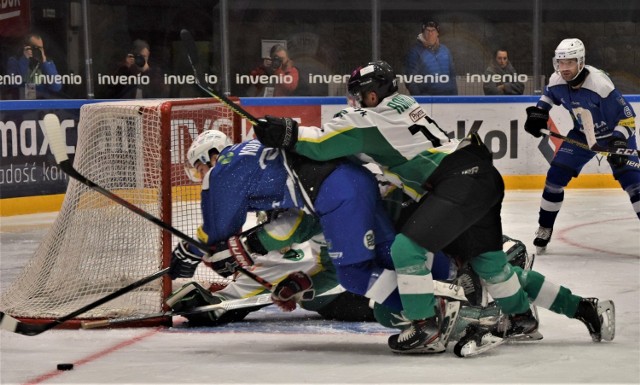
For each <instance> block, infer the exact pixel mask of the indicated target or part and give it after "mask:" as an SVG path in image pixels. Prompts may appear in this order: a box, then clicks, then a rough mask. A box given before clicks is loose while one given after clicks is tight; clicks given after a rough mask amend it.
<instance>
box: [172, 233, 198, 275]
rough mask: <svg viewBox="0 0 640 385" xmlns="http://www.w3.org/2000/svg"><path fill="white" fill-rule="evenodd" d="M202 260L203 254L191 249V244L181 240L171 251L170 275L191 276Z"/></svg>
mask: <svg viewBox="0 0 640 385" xmlns="http://www.w3.org/2000/svg"><path fill="white" fill-rule="evenodd" d="M201 261H202V256H201V255H198V254H196V253H194V252H192V251H190V250H189V244H188V243H187V242H185V241H180V242H178V244H177V245H176V247H175V249H173V252H171V265H170V266H169V276H170V277H171V279H176V278H191V277H193V274H194V273H195V272H196V269H197V268H198V264H199V263H200V262H201Z"/></svg>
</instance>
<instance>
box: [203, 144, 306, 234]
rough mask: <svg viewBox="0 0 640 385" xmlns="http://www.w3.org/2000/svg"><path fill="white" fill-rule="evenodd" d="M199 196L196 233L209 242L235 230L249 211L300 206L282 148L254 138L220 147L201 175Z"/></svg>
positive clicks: (238, 229)
mask: <svg viewBox="0 0 640 385" xmlns="http://www.w3.org/2000/svg"><path fill="white" fill-rule="evenodd" d="M201 198H202V202H201V209H202V216H203V225H202V227H201V230H200V231H199V234H198V236H199V238H201V239H202V240H203V241H205V242H206V243H207V244H208V245H213V244H215V243H216V242H220V241H223V240H226V239H227V238H229V237H230V236H232V235H234V234H237V233H238V232H239V231H240V230H241V229H242V226H243V225H244V223H245V221H246V219H247V213H248V212H253V211H263V210H264V211H269V210H274V209H288V208H302V200H301V197H300V195H299V190H298V189H297V188H295V187H294V184H293V181H292V180H291V179H290V178H289V175H288V173H287V170H286V169H285V167H284V157H283V155H282V151H281V150H278V149H274V148H267V147H264V146H262V144H260V142H258V141H257V140H251V141H248V142H243V143H240V144H235V145H233V146H231V147H227V148H226V149H224V150H222V152H221V153H220V155H219V156H218V160H217V162H216V165H215V167H213V168H212V169H210V171H209V172H208V173H207V175H205V177H204V180H203V183H202V193H201ZM202 231H204V233H205V234H202ZM204 235H206V236H204Z"/></svg>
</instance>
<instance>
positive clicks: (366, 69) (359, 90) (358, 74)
mask: <svg viewBox="0 0 640 385" xmlns="http://www.w3.org/2000/svg"><path fill="white" fill-rule="evenodd" d="M369 91H373V92H375V93H376V94H377V95H378V98H379V99H380V100H382V99H384V98H386V97H387V96H389V95H391V94H393V93H395V92H397V91H398V79H397V78H396V73H395V72H394V71H393V68H391V66H390V65H389V63H387V62H386V61H383V60H377V61H373V62H369V63H367V64H366V65H365V66H362V67H358V68H356V69H355V70H353V72H352V73H351V77H350V78H349V82H348V83H347V92H348V97H349V99H353V100H354V101H355V102H357V104H358V106H360V104H361V102H362V95H363V94H364V93H365V92H369Z"/></svg>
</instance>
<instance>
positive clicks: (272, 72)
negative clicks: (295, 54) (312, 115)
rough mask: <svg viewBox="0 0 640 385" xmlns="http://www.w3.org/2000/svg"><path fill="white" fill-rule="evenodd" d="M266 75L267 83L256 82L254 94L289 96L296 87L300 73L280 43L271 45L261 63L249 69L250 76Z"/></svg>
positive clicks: (293, 92)
mask: <svg viewBox="0 0 640 385" xmlns="http://www.w3.org/2000/svg"><path fill="white" fill-rule="evenodd" d="M262 75H267V76H269V81H268V82H267V83H262V82H259V83H257V84H256V95H255V96H291V95H294V94H295V91H296V89H297V88H298V81H299V78H300V75H299V73H298V69H297V68H296V67H295V66H294V65H293V61H292V60H291V59H290V58H289V53H288V52H287V49H286V48H285V47H284V46H283V45H280V44H276V45H274V46H273V47H271V50H270V51H269V57H268V58H265V59H263V61H262V64H261V65H260V66H258V67H257V68H255V69H254V70H252V71H251V77H252V78H254V79H255V78H257V77H258V76H262Z"/></svg>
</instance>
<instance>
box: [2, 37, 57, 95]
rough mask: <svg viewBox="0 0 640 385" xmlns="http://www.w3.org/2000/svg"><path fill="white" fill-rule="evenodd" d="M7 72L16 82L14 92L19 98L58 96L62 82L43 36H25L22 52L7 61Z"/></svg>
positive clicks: (13, 86)
mask: <svg viewBox="0 0 640 385" xmlns="http://www.w3.org/2000/svg"><path fill="white" fill-rule="evenodd" d="M7 73H8V74H9V75H13V76H14V79H16V80H17V81H16V83H15V84H13V85H12V88H13V89H12V91H13V92H12V93H13V94H14V96H15V98H19V99H50V98H54V97H57V94H58V93H59V92H60V90H61V89H62V83H61V82H60V79H58V78H57V77H56V76H55V75H58V69H57V68H56V65H55V63H54V62H53V61H52V60H51V58H50V57H47V54H46V52H45V49H44V41H43V40H42V36H40V35H39V34H36V33H30V34H28V35H27V36H25V37H24V39H23V43H22V44H21V47H20V52H19V53H18V55H17V56H15V57H10V58H9V60H8V61H7Z"/></svg>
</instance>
